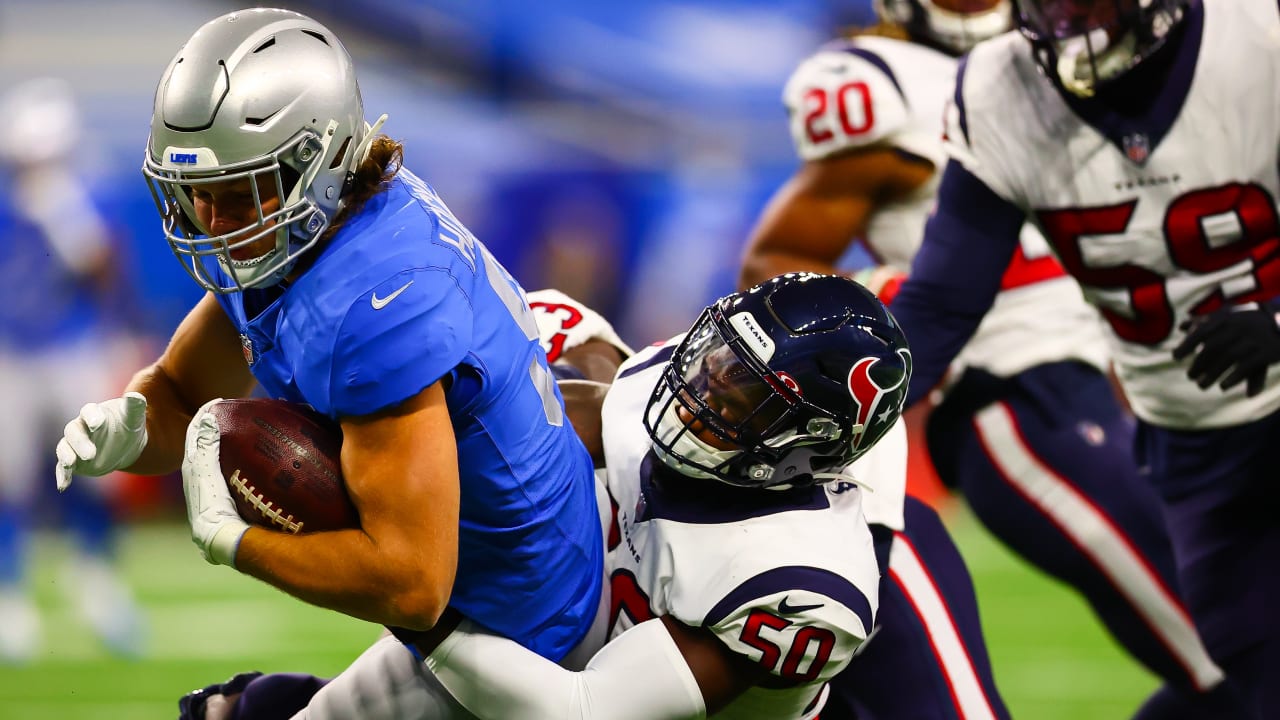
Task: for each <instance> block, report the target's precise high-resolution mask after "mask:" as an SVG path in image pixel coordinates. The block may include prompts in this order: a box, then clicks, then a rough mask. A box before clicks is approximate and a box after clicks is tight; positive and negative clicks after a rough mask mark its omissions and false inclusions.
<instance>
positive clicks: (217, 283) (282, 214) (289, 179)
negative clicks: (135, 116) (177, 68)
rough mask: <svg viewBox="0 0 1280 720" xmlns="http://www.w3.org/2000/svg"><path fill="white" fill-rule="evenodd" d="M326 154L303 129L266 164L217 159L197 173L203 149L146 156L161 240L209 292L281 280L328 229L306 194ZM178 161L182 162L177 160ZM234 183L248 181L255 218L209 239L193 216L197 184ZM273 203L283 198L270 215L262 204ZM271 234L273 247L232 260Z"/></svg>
mask: <svg viewBox="0 0 1280 720" xmlns="http://www.w3.org/2000/svg"><path fill="white" fill-rule="evenodd" d="M325 149H326V148H325V143H324V142H323V141H321V140H320V139H319V138H317V137H316V135H315V133H313V132H310V131H307V130H304V131H302V132H299V133H298V135H297V136H295V137H294V138H293V139H291V140H290V141H289V142H287V143H285V144H284V145H283V146H281V147H280V148H279V149H277V150H276V151H275V152H273V153H271V154H270V155H268V156H267V157H266V158H265V159H262V160H254V161H251V162H247V163H238V164H234V165H226V166H219V165H217V164H216V159H214V160H213V163H214V165H213V167H202V165H204V164H205V163H202V162H200V158H201V156H202V155H212V153H211V152H208V151H206V152H204V153H201V152H200V150H203V148H201V149H196V151H194V152H186V151H185V150H184V149H182V148H168V149H166V151H165V153H164V156H163V157H164V160H163V162H161V163H156V162H154V161H153V160H152V158H151V157H150V154H148V157H147V158H146V161H145V162H144V164H143V174H144V175H145V176H146V178H147V184H148V186H149V187H150V188H151V195H152V198H153V199H154V200H155V202H156V207H157V208H158V209H159V211H160V215H161V218H162V222H163V228H164V234H165V239H166V240H167V241H168V242H169V247H170V249H171V250H172V251H173V253H174V255H176V256H177V257H178V259H179V260H180V261H182V264H183V267H184V268H185V269H186V270H187V272H188V273H190V274H191V276H192V278H194V279H195V280H196V282H198V283H200V285H202V286H203V287H205V288H206V289H208V290H212V291H214V292H237V291H240V290H244V289H245V288H251V287H262V286H267V285H272V284H275V283H277V282H279V281H280V280H282V279H284V277H285V276H286V275H287V274H288V273H289V271H290V270H291V269H292V268H293V266H294V264H295V262H296V261H297V259H298V257H299V256H300V255H302V254H303V253H304V252H306V251H307V250H309V249H310V248H311V247H313V246H314V245H315V244H316V242H317V241H318V240H319V239H320V236H321V235H322V234H323V233H324V231H325V230H326V229H328V227H329V218H328V217H327V216H326V215H325V213H324V212H323V211H322V210H321V209H320V208H318V207H317V206H316V205H315V203H313V202H312V201H311V200H310V199H309V198H307V197H306V196H305V194H304V193H303V188H304V187H305V186H306V185H307V184H308V182H309V181H310V179H311V178H312V177H314V175H315V172H316V171H317V170H318V167H317V166H318V165H319V160H320V158H322V157H324V155H325ZM175 158H177V159H179V160H183V161H186V162H182V163H178V162H174V159H175ZM191 160H195V162H190V161H191ZM236 180H247V181H248V185H249V187H250V188H251V191H252V194H253V201H254V202H253V204H254V207H255V208H256V218H255V219H254V221H253V222H252V223H250V224H249V225H247V226H245V227H243V228H240V229H237V230H235V231H232V232H229V233H222V234H219V235H214V234H212V233H211V232H210V231H209V228H206V227H203V226H202V225H201V223H200V221H199V219H198V218H197V215H196V210H195V205H194V202H193V200H192V195H193V193H195V192H199V189H200V188H201V187H202V186H208V185H212V184H222V183H228V182H234V181H236ZM276 198H280V199H281V200H280V202H279V205H278V207H277V208H276V209H275V210H271V211H268V210H267V209H266V207H265V205H268V204H271V203H272V201H273V200H275V199H276ZM269 235H274V237H275V245H274V247H273V248H271V249H270V250H268V251H267V252H265V253H263V254H260V255H258V256H256V257H252V258H244V259H235V258H234V257H233V253H235V252H236V251H237V250H242V249H245V248H248V247H249V246H252V245H253V244H254V243H256V242H258V241H259V240H261V239H262V238H263V237H266V236H269ZM210 260H212V261H214V262H210ZM214 267H218V268H220V269H221V274H219V273H215V272H214V270H213V268H214ZM224 278H225V279H224ZM227 280H229V281H230V282H229V283H228V282H227Z"/></svg>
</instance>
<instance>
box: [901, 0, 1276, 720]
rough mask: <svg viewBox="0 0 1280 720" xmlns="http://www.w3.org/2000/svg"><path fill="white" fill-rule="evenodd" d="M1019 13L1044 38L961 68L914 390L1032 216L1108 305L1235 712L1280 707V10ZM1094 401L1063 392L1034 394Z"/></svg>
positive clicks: (989, 292) (928, 257) (1143, 450)
mask: <svg viewBox="0 0 1280 720" xmlns="http://www.w3.org/2000/svg"><path fill="white" fill-rule="evenodd" d="M1017 6H1018V10H1019V12H1018V16H1017V23H1018V27H1019V30H1020V31H1021V32H1020V33H1015V34H1008V35H1004V36H1001V37H998V38H995V39H993V40H990V41H988V42H986V43H983V44H980V45H979V46H977V47H976V48H974V49H973V50H972V51H971V52H970V53H969V55H968V57H967V59H966V60H965V61H964V63H963V65H962V66H961V68H960V70H959V72H958V74H957V84H956V88H955V92H954V94H953V97H952V103H951V106H950V108H949V110H948V111H947V113H946V123H945V133H946V143H947V149H948V154H949V157H950V160H949V162H948V164H947V166H946V168H945V170H944V171H943V175H942V179H941V182H940V186H939V189H938V193H937V203H936V206H935V209H934V212H933V214H932V215H931V217H930V219H929V222H928V225H927V227H926V229H925V232H924V240H923V244H922V246H921V248H920V251H919V253H918V254H917V255H916V257H915V259H914V263H913V265H912V267H911V273H910V276H909V277H908V278H907V280H906V282H905V283H904V284H903V285H902V287H901V289H900V291H899V293H898V295H897V297H896V298H895V300H894V301H893V304H892V307H893V310H894V314H895V315H896V316H897V317H898V318H899V320H901V321H902V323H903V326H904V327H905V328H906V331H907V333H908V335H909V336H910V337H911V339H912V344H913V346H915V347H916V349H917V350H918V351H919V352H918V357H917V359H918V368H919V370H920V372H919V374H918V375H917V376H916V377H915V378H913V387H912V389H911V397H912V399H914V398H918V397H921V396H923V395H924V394H925V393H927V392H928V391H929V390H930V388H931V387H932V386H933V385H934V384H935V383H937V382H938V380H939V379H940V378H941V377H942V376H943V374H944V373H945V372H946V367H947V365H948V363H949V362H950V361H951V360H952V358H953V357H954V356H955V354H956V352H957V350H958V349H959V348H960V346H961V345H962V344H963V343H964V342H965V341H966V339H967V338H968V337H969V336H970V335H971V334H972V333H973V332H974V330H975V328H977V327H978V326H979V323H980V322H982V321H983V318H984V316H985V315H986V314H987V311H988V310H989V309H990V308H991V307H992V303H993V300H994V299H995V297H996V296H997V293H998V291H999V288H1000V284H1001V275H1002V273H1003V272H1004V269H1005V268H1006V267H1008V265H1009V263H1010V259H1011V258H1012V257H1014V256H1015V253H1016V252H1017V248H1018V232H1019V228H1020V227H1021V226H1022V224H1023V223H1024V222H1025V221H1026V220H1027V219H1028V218H1030V220H1031V221H1032V222H1033V223H1034V224H1035V225H1036V226H1037V227H1038V229H1039V230H1041V231H1042V233H1043V234H1044V236H1045V237H1046V238H1047V240H1048V242H1049V244H1050V246H1051V247H1052V248H1053V251H1054V253H1055V255H1056V256H1057V258H1058V260H1060V261H1061V263H1062V266H1063V267H1064V268H1065V269H1066V271H1067V272H1068V273H1070V274H1071V275H1072V276H1073V277H1074V278H1075V279H1076V281H1077V282H1078V283H1079V284H1080V286H1081V288H1082V289H1083V291H1084V296H1085V298H1086V299H1087V300H1088V301H1089V302H1090V303H1092V304H1093V305H1094V306H1095V307H1096V308H1097V309H1098V310H1099V312H1100V314H1101V317H1102V320H1103V324H1102V326H1103V328H1104V333H1105V336H1106V340H1107V341H1108V344H1109V350H1110V354H1111V358H1112V361H1113V363H1114V366H1115V371H1116V376H1117V378H1118V379H1119V382H1120V385H1121V387H1122V389H1123V390H1124V394H1125V396H1126V398H1127V399H1128V401H1129V405H1130V407H1131V408H1132V409H1133V412H1134V414H1135V415H1136V417H1137V431H1136V441H1135V445H1136V447H1137V454H1138V458H1139V461H1140V464H1141V467H1142V468H1143V471H1144V475H1145V477H1146V479H1147V480H1148V481H1149V482H1150V483H1151V484H1152V486H1153V487H1154V489H1155V490H1156V494H1157V502H1158V503H1159V507H1160V510H1161V512H1162V514H1163V516H1164V518H1165V521H1166V526H1167V528H1168V532H1169V536H1170V539H1171V544H1172V547H1173V556H1174V560H1175V562H1176V567H1177V580H1178V585H1179V586H1180V587H1179V590H1180V592H1181V594H1182V596H1183V597H1184V598H1185V600H1186V604H1187V608H1188V610H1189V614H1190V617H1191V618H1192V619H1193V620H1194V621H1195V624H1196V627H1197V629H1198V630H1199V631H1200V636H1201V637H1202V638H1203V640H1204V645H1205V647H1206V648H1207V649H1208V651H1209V654H1210V655H1211V656H1212V658H1213V659H1214V660H1215V661H1216V663H1217V665H1218V666H1219V667H1221V668H1222V670H1223V671H1225V673H1226V677H1227V681H1228V682H1227V684H1226V685H1227V686H1229V685H1235V686H1237V687H1238V688H1240V689H1241V690H1242V691H1243V693H1242V694H1243V695H1244V696H1245V697H1246V699H1247V702H1248V705H1249V708H1248V710H1245V711H1241V712H1239V713H1236V714H1233V715H1230V717H1242V716H1248V712H1249V711H1252V714H1253V716H1254V717H1273V716H1274V715H1275V713H1276V707H1277V706H1280V684H1277V683H1276V682H1275V680H1276V678H1277V673H1278V672H1280V616H1277V614H1276V612H1275V608H1276V607H1277V606H1278V605H1280V567H1278V566H1277V563H1276V559H1277V556H1280V523H1278V522H1277V519H1276V518H1277V516H1276V513H1275V508H1276V506H1277V503H1278V502H1280V485H1277V483H1276V481H1275V468H1276V464H1277V462H1278V461H1280V451H1278V449H1277V447H1278V446H1277V443H1276V442H1275V438H1276V435H1277V432H1280V374H1278V373H1276V372H1275V371H1274V369H1273V366H1274V365H1275V364H1276V363H1277V362H1280V329H1278V328H1277V322H1276V318H1277V310H1278V309H1280V254H1278V253H1277V252H1276V247H1277V234H1278V233H1277V228H1280V208H1278V206H1277V202H1276V198H1277V197H1278V196H1280V175H1277V172H1276V168H1277V164H1278V161H1280V157H1278V155H1277V150H1276V148H1277V147H1278V146H1280V113H1277V112H1276V108H1277V107H1280V85H1277V83H1276V82H1274V78H1275V77H1276V76H1277V74H1280V46H1277V44H1276V42H1275V38H1276V37H1277V35H1278V34H1280V6H1277V3H1275V2H1274V1H1273V0H1142V1H1139V0H1018V1H1017ZM1241 67H1248V68H1249V71H1248V72H1245V73H1242V72H1240V70H1239V68H1241ZM1078 395H1079V392H1078V390H1077V389H1075V388H1069V387H1064V388H1062V389H1061V390H1060V391H1059V392H1058V393H1056V394H1049V393H1042V394H1040V395H1039V396H1038V397H1036V398H1035V402H1039V403H1047V404H1049V405H1051V406H1052V405H1060V404H1063V403H1070V402H1075V401H1076V400H1077V396H1078ZM1158 621H1159V619H1157V618H1151V619H1150V620H1149V622H1158ZM1187 669H1188V670H1191V669H1193V668H1190V667H1188V668H1187ZM1193 678H1194V679H1195V680H1196V682H1197V684H1199V685H1200V686H1201V687H1209V686H1210V684H1211V683H1210V681H1213V680H1214V677H1213V676H1208V675H1204V674H1196V675H1193ZM1219 687H1226V686H1219ZM1226 690H1228V691H1229V690H1230V688H1229V687H1226ZM1166 700H1168V699H1167V698H1166ZM1166 711H1167V712H1168V713H1169V716H1174V715H1175V714H1176V716H1178V717H1185V716H1195V717H1220V716H1222V715H1221V714H1220V713H1219V714H1214V713H1211V712H1209V711H1207V710H1204V709H1197V708H1192V707H1188V706H1187V705H1185V704H1183V705H1181V706H1177V705H1171V704H1167V705H1166Z"/></svg>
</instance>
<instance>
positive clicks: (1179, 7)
mask: <svg viewBox="0 0 1280 720" xmlns="http://www.w3.org/2000/svg"><path fill="white" fill-rule="evenodd" d="M1183 15H1184V0H1111V1H1105V0H1099V1H1097V2H1084V1H1082V0H1019V18H1018V23H1019V26H1020V28H1021V30H1022V33H1023V34H1024V35H1026V36H1027V37H1028V38H1029V39H1030V40H1031V42H1032V45H1033V47H1034V48H1035V52H1036V60H1037V62H1039V63H1040V66H1041V67H1042V68H1044V70H1045V72H1047V73H1048V74H1049V75H1050V77H1053V78H1056V79H1057V81H1058V83H1059V84H1060V85H1061V86H1062V87H1063V88H1064V89H1065V90H1067V91H1068V92H1070V93H1072V94H1073V95H1076V96H1078V97H1092V96H1093V95H1094V94H1096V92H1097V90H1098V88H1099V87H1101V86H1104V85H1106V84H1107V83H1109V82H1111V81H1113V80H1115V79H1117V78H1119V77H1120V76H1122V75H1124V74H1125V73H1127V72H1128V71H1129V70H1131V69H1133V67H1134V66H1136V65H1138V63H1140V62H1142V61H1143V60H1145V59H1146V58H1149V57H1151V55H1153V54H1154V53H1155V52H1156V51H1157V50H1159V49H1160V48H1161V47H1163V46H1164V43H1165V40H1167V39H1168V37H1169V34H1170V32H1171V31H1172V30H1173V28H1174V27H1175V26H1176V25H1177V23H1178V22H1179V21H1180V20H1181V19H1182V17H1183Z"/></svg>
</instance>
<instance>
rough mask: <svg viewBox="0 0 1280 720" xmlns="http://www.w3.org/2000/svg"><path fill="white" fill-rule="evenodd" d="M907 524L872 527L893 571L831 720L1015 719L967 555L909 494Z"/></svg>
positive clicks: (835, 684)
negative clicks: (998, 682)
mask: <svg viewBox="0 0 1280 720" xmlns="http://www.w3.org/2000/svg"><path fill="white" fill-rule="evenodd" d="M905 520H906V522H905V530H904V531H903V532H900V533H895V532H893V531H890V530H889V529H888V528H885V527H881V526H873V528H872V533H873V535H874V536H875V539H876V551H877V555H879V556H880V567H882V568H883V567H886V564H887V567H888V571H887V572H884V573H882V574H881V577H880V609H879V611H878V612H877V613H876V630H875V634H874V635H873V636H872V638H871V640H870V642H868V643H867V644H866V645H865V646H864V648H865V649H864V650H863V651H862V652H861V653H860V654H859V655H858V656H857V657H855V658H854V659H853V662H852V663H851V664H850V665H849V667H848V668H846V669H845V671H844V672H842V673H841V674H839V675H837V676H836V677H835V678H834V679H832V681H831V683H830V686H831V695H830V697H829V698H828V700H827V705H826V707H824V708H823V710H822V713H821V718H822V720H851V719H853V718H856V719H857V720H961V719H964V720H993V719H995V718H999V719H1001V720H1005V719H1007V718H1008V717H1009V711H1008V710H1007V709H1005V706H1004V701H1003V700H1001V698H1000V694H999V692H998V691H997V690H996V686H995V680H994V678H993V677H992V675H991V663H990V661H989V660H988V659H987V649H986V645H985V643H984V642H983V639H982V627H981V625H980V624H979V621H978V604H977V599H976V598H975V597H974V594H973V582H972V581H971V580H970V578H969V571H968V569H967V568H966V567H965V564H964V560H963V559H962V558H961V557H960V552H959V551H958V550H957V549H956V546H955V543H953V542H952V541H951V537H950V536H949V535H948V534H947V530H946V528H945V527H944V526H943V525H942V520H941V519H940V518H939V517H938V514H937V513H935V512H934V511H933V509H932V508H930V507H929V506H928V505H926V504H924V503H923V502H921V501H919V500H916V499H915V498H912V497H910V496H908V497H907V504H906V515H905ZM885 555H887V556H888V557H887V561H886V559H885V557H884V556H885Z"/></svg>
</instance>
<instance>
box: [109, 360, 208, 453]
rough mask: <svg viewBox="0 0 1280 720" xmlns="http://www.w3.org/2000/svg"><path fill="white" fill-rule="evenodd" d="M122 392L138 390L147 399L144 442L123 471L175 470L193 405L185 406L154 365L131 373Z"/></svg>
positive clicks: (158, 368)
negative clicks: (145, 436) (127, 383)
mask: <svg viewBox="0 0 1280 720" xmlns="http://www.w3.org/2000/svg"><path fill="white" fill-rule="evenodd" d="M126 391H129V392H138V393H141V394H142V396H143V397H145V398H146V399H147V444H146V446H144V447H143V449H142V454H141V455H139V456H138V459H137V460H136V461H134V463H133V465H131V466H129V467H127V468H125V470H128V471H129V472H133V473H137V474H139V475H164V474H166V473H171V472H174V471H176V470H177V469H178V466H179V465H181V464H182V451H183V444H184V443H185V441H186V437H187V426H188V425H189V424H190V423H191V417H192V415H193V413H194V411H195V409H196V408H188V407H187V406H186V404H185V403H184V402H183V401H182V400H181V399H180V395H179V394H178V391H177V387H176V386H175V385H174V383H173V381H172V380H171V379H170V378H169V376H168V375H167V374H165V372H164V371H163V370H162V369H161V368H160V366H159V365H158V364H154V365H151V366H149V367H146V368H144V369H143V370H141V371H139V372H138V373H137V374H136V375H134V376H133V379H132V380H131V381H130V382H129V385H128V387H127V388H126ZM197 407H198V406H197Z"/></svg>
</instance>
